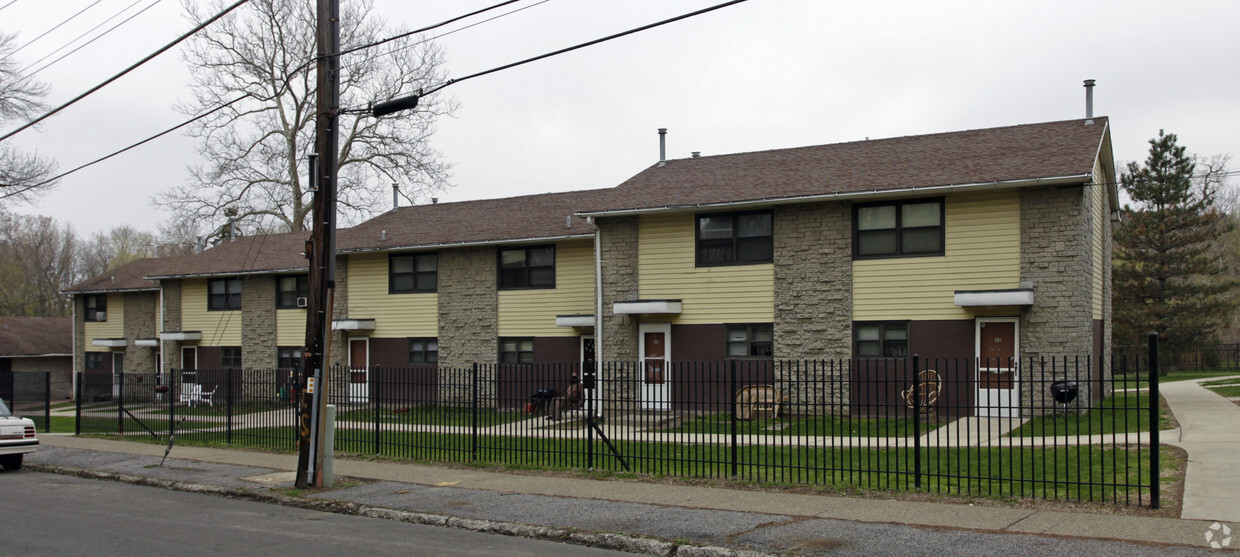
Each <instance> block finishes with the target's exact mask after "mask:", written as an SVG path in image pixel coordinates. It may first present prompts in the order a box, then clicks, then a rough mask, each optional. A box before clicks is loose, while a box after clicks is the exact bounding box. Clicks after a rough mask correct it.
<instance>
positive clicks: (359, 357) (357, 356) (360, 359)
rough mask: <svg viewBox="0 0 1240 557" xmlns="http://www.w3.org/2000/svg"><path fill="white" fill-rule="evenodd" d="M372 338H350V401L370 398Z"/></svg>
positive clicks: (361, 400) (365, 400) (362, 400)
mask: <svg viewBox="0 0 1240 557" xmlns="http://www.w3.org/2000/svg"><path fill="white" fill-rule="evenodd" d="M369 375H370V339H369V338H365V337H362V338H351V339H349V402H368V401H369V400H370V383H369Z"/></svg>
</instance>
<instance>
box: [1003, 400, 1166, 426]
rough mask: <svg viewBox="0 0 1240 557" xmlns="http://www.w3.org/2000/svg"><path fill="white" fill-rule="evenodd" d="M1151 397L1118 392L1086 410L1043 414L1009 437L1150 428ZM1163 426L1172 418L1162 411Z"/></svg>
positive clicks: (1160, 417) (1160, 420) (1160, 421)
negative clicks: (1082, 411)
mask: <svg viewBox="0 0 1240 557" xmlns="http://www.w3.org/2000/svg"><path fill="white" fill-rule="evenodd" d="M1149 407H1150V397H1149V394H1147V393H1138V392H1126V393H1122V392H1121V393H1115V394H1113V395H1111V396H1109V397H1107V398H1105V399H1103V400H1102V402H1100V403H1098V405H1097V406H1094V407H1093V408H1090V409H1089V410H1086V411H1085V412H1084V413H1080V414H1078V413H1075V412H1072V413H1063V414H1058V415H1049V416H1039V417H1036V418H1033V419H1031V420H1029V421H1028V422H1025V424H1024V425H1022V426H1020V427H1018V428H1016V429H1014V430H1012V432H1010V433H1008V437H1063V436H1073V435H1101V434H1108V433H1139V432H1142V431H1149V429H1150V411H1149ZM1158 419H1159V429H1169V428H1171V427H1173V426H1172V423H1171V421H1170V420H1169V419H1168V417H1167V416H1166V415H1165V413H1163V412H1160V413H1159V416H1158Z"/></svg>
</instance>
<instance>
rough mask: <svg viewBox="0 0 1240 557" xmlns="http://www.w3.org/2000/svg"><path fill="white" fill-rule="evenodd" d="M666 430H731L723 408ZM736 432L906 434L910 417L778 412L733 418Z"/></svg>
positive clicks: (927, 427) (923, 429)
mask: <svg viewBox="0 0 1240 557" xmlns="http://www.w3.org/2000/svg"><path fill="white" fill-rule="evenodd" d="M938 427H939V426H938V424H929V423H924V422H923V423H921V424H920V428H921V429H920V432H921V433H926V432H928V431H931V430H933V429H936V428H938ZM665 431H667V432H669V433H713V434H731V432H732V415H731V414H729V413H727V412H720V413H715V414H707V415H704V416H701V417H698V418H694V419H692V420H686V421H685V422H684V423H682V424H681V425H680V426H678V427H675V428H672V429H667V430H665ZM736 433H737V435H745V436H753V435H781V436H793V435H809V436H824V437H907V436H910V435H913V433H914V421H913V419H912V418H851V417H848V416H801V417H798V416H781V417H779V418H767V419H761V420H748V421H743V420H737V422H736Z"/></svg>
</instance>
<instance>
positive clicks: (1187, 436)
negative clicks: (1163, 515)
mask: <svg viewBox="0 0 1240 557" xmlns="http://www.w3.org/2000/svg"><path fill="white" fill-rule="evenodd" d="M1222 379H1227V378H1226V377H1211V378H1209V379H1198V380H1193V381H1176V382H1172V383H1164V384H1161V385H1159V389H1158V390H1159V393H1160V394H1162V397H1163V399H1164V400H1166V401H1167V406H1170V407H1171V413H1172V414H1175V418H1176V419H1177V420H1179V422H1180V428H1179V429H1178V430H1172V431H1166V432H1162V442H1164V443H1167V444H1169V445H1175V446H1177V447H1181V448H1183V449H1184V450H1185V451H1187V452H1188V468H1187V469H1186V470H1185V472H1184V508H1183V511H1182V512H1181V514H1180V517H1181V518H1191V519H1200V520H1218V521H1229V522H1240V475H1237V474H1236V466H1237V464H1240V406H1237V405H1236V404H1234V403H1232V402H1231V401H1230V400H1228V399H1227V398H1225V397H1223V396H1220V395H1218V394H1217V393H1214V392H1212V391H1209V390H1207V389H1206V388H1204V387H1202V386H1201V385H1200V383H1203V382H1209V381H1218V380H1222ZM1237 534H1238V535H1240V532H1237ZM1236 545H1240V541H1237V542H1236Z"/></svg>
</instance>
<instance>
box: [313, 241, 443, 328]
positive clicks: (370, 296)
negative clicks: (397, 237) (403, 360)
mask: <svg viewBox="0 0 1240 557" xmlns="http://www.w3.org/2000/svg"><path fill="white" fill-rule="evenodd" d="M348 268H349V283H348V289H349V311H348V317H349V318H350V319H374V320H375V330H374V332H372V333H371V334H370V336H372V337H375V338H400V337H438V336H439V294H438V293H436V292H414V293H408V294H388V254H386V253H367V254H359V255H351V256H349V267H348ZM302 327H303V329H304V327H305V325H302ZM302 342H305V338H304V334H303V338H302V340H301V341H299V342H298V344H301V343H302Z"/></svg>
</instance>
